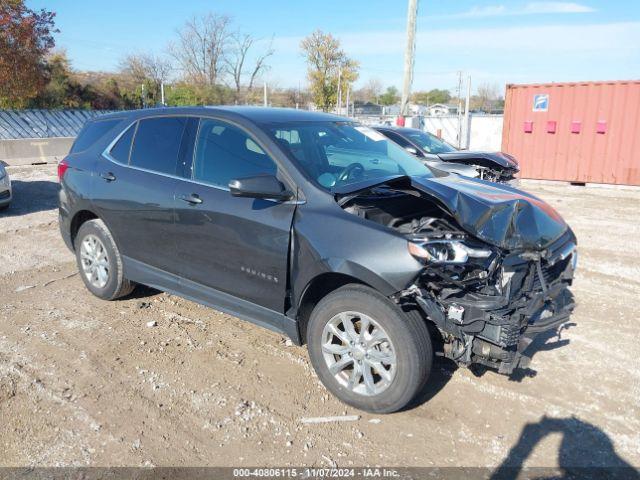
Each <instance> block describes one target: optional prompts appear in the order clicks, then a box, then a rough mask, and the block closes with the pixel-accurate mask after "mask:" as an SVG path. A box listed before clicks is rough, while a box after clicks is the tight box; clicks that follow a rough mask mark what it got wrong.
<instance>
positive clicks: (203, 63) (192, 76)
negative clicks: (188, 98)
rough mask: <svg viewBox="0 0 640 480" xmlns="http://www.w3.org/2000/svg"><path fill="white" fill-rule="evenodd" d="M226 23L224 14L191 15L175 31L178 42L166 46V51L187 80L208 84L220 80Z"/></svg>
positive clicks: (222, 67)
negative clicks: (178, 65)
mask: <svg viewBox="0 0 640 480" xmlns="http://www.w3.org/2000/svg"><path fill="white" fill-rule="evenodd" d="M230 23H231V19H230V18H229V17H228V16H227V15H219V14H217V13H209V14H207V15H205V16H203V17H195V16H194V17H193V18H191V20H189V21H187V22H186V23H185V25H184V27H183V28H182V30H179V31H178V41H177V43H175V44H172V45H170V47H169V53H170V54H171V55H172V56H173V57H174V58H175V59H176V60H177V61H178V63H179V64H180V66H181V68H182V70H183V72H184V75H185V77H186V78H187V79H188V80H190V81H192V82H194V83H198V84H202V85H210V86H213V85H216V83H218V82H219V81H220V76H221V74H222V73H223V71H224V66H225V59H226V55H227V54H228V46H229V41H230V36H231V32H230V31H229V25H230Z"/></svg>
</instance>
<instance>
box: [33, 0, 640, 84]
mask: <svg viewBox="0 0 640 480" xmlns="http://www.w3.org/2000/svg"><path fill="white" fill-rule="evenodd" d="M419 1H420V6H419V12H418V37H417V44H416V52H417V54H416V63H415V77H414V90H420V89H430V88H446V89H453V88H454V86H455V85H456V72H457V71H458V70H461V71H463V72H464V73H465V76H466V75H471V77H472V84H473V85H474V87H475V86H477V85H478V84H481V83H497V84H498V85H500V86H503V85H504V84H505V83H529V82H551V81H576V80H620V79H632V78H633V79H637V78H640V1H639V0H626V1H625V0H609V1H606V0H584V1H580V0H578V1H575V2H556V1H526V0H525V1H499V0H497V1H473V0H456V1H451V0H450V1H446V2H445V1H434V0H431V1H429V0H419ZM27 3H28V5H29V6H31V7H32V8H40V7H46V8H48V9H50V10H53V11H55V12H57V17H56V23H57V25H58V28H59V29H60V33H59V34H58V35H57V37H56V38H57V45H58V47H62V48H64V49H66V50H67V52H68V54H69V57H70V58H71V60H72V63H73V66H74V67H75V68H77V69H82V70H113V69H115V68H117V65H118V62H119V60H120V59H121V58H122V57H123V56H124V55H126V54H127V53H129V52H154V53H162V52H164V51H165V50H166V46H167V44H168V43H169V42H170V41H171V40H172V39H174V38H175V32H176V30H177V29H178V28H180V27H181V25H183V24H184V22H185V21H186V20H187V18H189V17H190V16H192V15H194V14H199V13H205V12H209V11H214V12H218V13H224V14H228V15H230V16H231V17H232V18H233V20H234V23H235V25H236V26H237V27H239V28H241V29H243V30H244V31H246V32H249V33H252V34H253V35H254V36H255V37H258V38H262V39H265V40H264V42H267V41H268V39H270V38H271V37H273V38H274V47H275V49H276V54H275V55H274V56H273V57H272V59H271V61H270V64H271V66H272V68H271V70H270V71H269V72H268V74H267V75H266V77H267V80H268V81H269V82H270V83H272V84H276V85H278V86H281V87H288V86H297V85H298V84H299V83H300V84H302V85H304V83H305V78H306V67H305V63H304V60H303V58H302V57H301V55H300V49H299V44H300V40H301V39H302V38H304V37H305V36H306V35H308V34H309V33H310V32H312V31H313V30H314V29H316V28H320V29H322V30H324V31H326V32H331V33H332V34H334V35H335V36H336V37H338V38H339V39H340V40H341V41H342V44H343V48H344V49H345V51H346V52H347V54H349V55H350V56H351V57H353V58H355V59H356V60H358V61H360V63H361V70H360V79H359V81H358V83H359V84H363V83H365V82H366V81H367V80H368V79H370V78H377V79H379V80H380V81H381V82H382V83H383V84H384V85H385V86H386V85H396V86H398V87H400V86H401V82H402V65H403V51H404V45H405V25H406V9H407V2H406V0H324V1H322V2H320V1H309V0H307V1H301V0H262V1H259V0H180V1H176V0H155V1H147V0H128V1H126V0H109V1H98V0H83V1H78V0H50V1H43V0H27ZM474 90H475V88H474Z"/></svg>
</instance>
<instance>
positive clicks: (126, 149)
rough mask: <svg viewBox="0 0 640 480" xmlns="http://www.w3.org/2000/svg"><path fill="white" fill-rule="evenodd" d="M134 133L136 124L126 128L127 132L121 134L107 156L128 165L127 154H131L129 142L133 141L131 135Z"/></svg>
mask: <svg viewBox="0 0 640 480" xmlns="http://www.w3.org/2000/svg"><path fill="white" fill-rule="evenodd" d="M135 131H136V124H133V125H131V126H130V127H129V128H127V131H126V132H124V133H123V134H122V136H121V137H120V138H119V139H118V141H117V142H116V144H115V145H114V146H113V148H112V149H111V150H110V151H109V154H110V155H111V156H112V157H113V159H114V160H116V161H117V162H120V163H123V164H125V165H126V164H128V163H129V153H130V152H131V141H132V140H133V134H134V132H135Z"/></svg>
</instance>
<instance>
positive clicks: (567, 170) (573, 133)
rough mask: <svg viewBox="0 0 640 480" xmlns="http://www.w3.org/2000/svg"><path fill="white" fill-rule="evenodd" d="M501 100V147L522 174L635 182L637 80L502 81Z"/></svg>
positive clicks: (639, 157) (639, 131)
mask: <svg viewBox="0 0 640 480" xmlns="http://www.w3.org/2000/svg"><path fill="white" fill-rule="evenodd" d="M505 100H506V103H505V112H504V128H503V131H502V150H503V151H505V152H507V153H510V154H512V155H514V156H515V157H516V158H517V159H518V161H519V162H520V167H521V176H522V178H536V179H545V180H564V181H570V182H594V183H613V184H624V185H640V80H633V81H616V82H580V83H549V84H536V85H507V92H506V98H505ZM526 122H533V123H537V124H538V125H546V126H547V128H538V129H536V128H533V129H532V130H533V131H531V132H530V133H525V131H526V129H525V131H523V128H522V125H523V124H526ZM551 122H556V128H555V134H553V135H549V133H551V132H549V130H550V128H549V127H550V125H551Z"/></svg>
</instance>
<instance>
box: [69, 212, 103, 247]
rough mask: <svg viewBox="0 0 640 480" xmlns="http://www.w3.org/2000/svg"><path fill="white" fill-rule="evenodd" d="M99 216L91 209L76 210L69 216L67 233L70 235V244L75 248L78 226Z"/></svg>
mask: <svg viewBox="0 0 640 480" xmlns="http://www.w3.org/2000/svg"><path fill="white" fill-rule="evenodd" d="M99 218H100V217H99V216H98V215H97V214H96V213H95V212H93V211H91V210H88V209H83V210H78V211H77V212H76V213H75V214H74V215H73V217H72V218H71V223H70V225H69V234H70V237H71V245H72V246H73V248H74V249H75V242H76V236H77V235H78V231H79V230H80V227H81V226H82V225H83V224H84V223H86V222H88V221H89V220H95V219H99Z"/></svg>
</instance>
